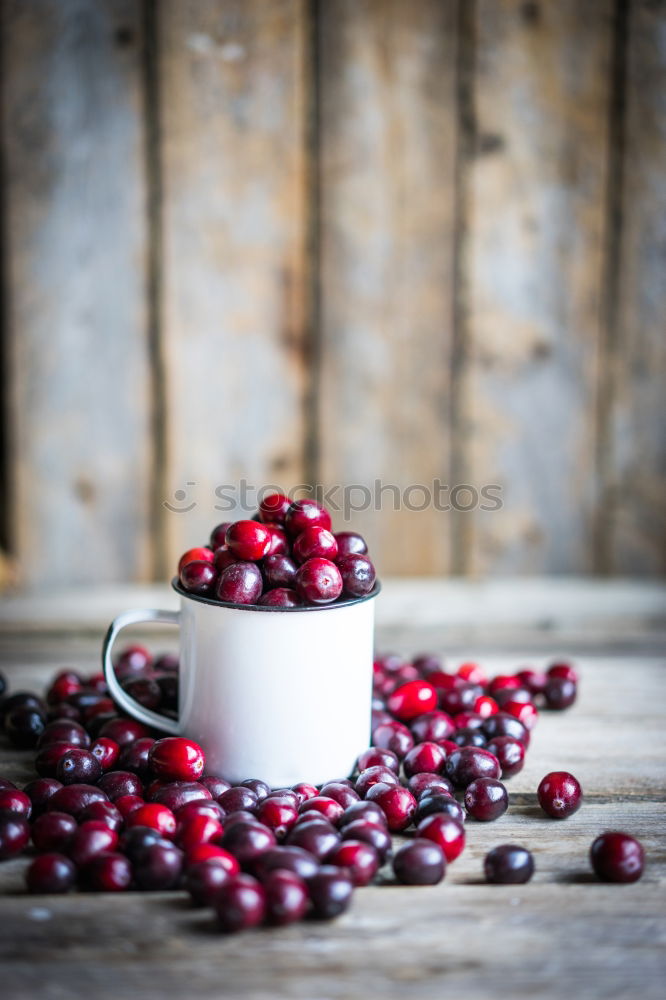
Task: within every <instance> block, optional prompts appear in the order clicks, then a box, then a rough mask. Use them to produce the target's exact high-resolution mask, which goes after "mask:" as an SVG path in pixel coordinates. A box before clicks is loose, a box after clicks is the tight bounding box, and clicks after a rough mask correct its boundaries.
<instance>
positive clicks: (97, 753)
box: [90, 736, 120, 771]
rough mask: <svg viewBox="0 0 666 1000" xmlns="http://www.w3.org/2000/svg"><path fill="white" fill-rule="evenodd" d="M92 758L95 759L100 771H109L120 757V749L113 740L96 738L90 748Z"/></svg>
mask: <svg viewBox="0 0 666 1000" xmlns="http://www.w3.org/2000/svg"><path fill="white" fill-rule="evenodd" d="M90 752H91V754H92V755H93V757H96V758H97V761H98V762H99V766H100V767H101V769H102V771H110V770H111V768H113V767H115V765H116V763H117V761H118V758H119V756H120V747H119V746H118V744H117V743H116V741H115V740H110V739H108V737H106V736H100V737H98V738H97V739H96V740H95V742H94V743H93V744H92V746H91V747H90Z"/></svg>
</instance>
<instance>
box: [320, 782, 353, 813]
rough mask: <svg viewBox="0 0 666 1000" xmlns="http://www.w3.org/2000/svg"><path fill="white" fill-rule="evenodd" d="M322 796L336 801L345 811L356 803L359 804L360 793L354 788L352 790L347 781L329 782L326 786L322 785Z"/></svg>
mask: <svg viewBox="0 0 666 1000" xmlns="http://www.w3.org/2000/svg"><path fill="white" fill-rule="evenodd" d="M321 795H323V796H325V797H327V798H329V799H335V801H336V802H339V803H340V805H341V806H342V808H343V810H344V809H346V808H347V807H348V806H350V805H352V804H353V803H354V802H358V800H359V797H360V796H359V794H358V792H357V791H356V790H355V789H354V788H350V787H349V785H348V784H347V783H346V782H345V781H329V782H328V783H327V784H326V785H322V789H321ZM340 815H342V814H340Z"/></svg>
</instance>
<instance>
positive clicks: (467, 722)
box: [453, 712, 487, 730]
mask: <svg viewBox="0 0 666 1000" xmlns="http://www.w3.org/2000/svg"><path fill="white" fill-rule="evenodd" d="M486 718H487V716H486ZM483 719H484V717H483V716H482V715H479V713H478V712H458V714H457V715H456V716H454V718H453V722H454V724H455V727H456V730H460V729H481V727H482V726H483Z"/></svg>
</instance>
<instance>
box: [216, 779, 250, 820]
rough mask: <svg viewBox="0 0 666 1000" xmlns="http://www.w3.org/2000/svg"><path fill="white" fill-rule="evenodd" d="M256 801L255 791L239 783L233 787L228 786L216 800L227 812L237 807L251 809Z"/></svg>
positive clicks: (233, 810)
mask: <svg viewBox="0 0 666 1000" xmlns="http://www.w3.org/2000/svg"><path fill="white" fill-rule="evenodd" d="M258 801H259V800H258V798H257V794H256V792H253V791H252V789H251V788H243V787H242V786H241V785H235V786H234V787H233V788H230V789H229V790H228V791H226V792H224V793H223V794H222V795H220V797H219V799H218V802H219V803H220V805H221V806H222V808H223V809H224V810H225V812H227V813H230V812H235V811H236V810H237V809H249V810H250V811H251V810H253V809H254V807H255V806H256V804H257V802H258Z"/></svg>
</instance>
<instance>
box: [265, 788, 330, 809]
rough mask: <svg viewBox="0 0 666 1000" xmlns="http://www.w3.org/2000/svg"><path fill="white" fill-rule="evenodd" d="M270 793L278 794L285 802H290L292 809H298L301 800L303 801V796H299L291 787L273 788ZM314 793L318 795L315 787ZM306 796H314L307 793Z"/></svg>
mask: <svg viewBox="0 0 666 1000" xmlns="http://www.w3.org/2000/svg"><path fill="white" fill-rule="evenodd" d="M270 794H271V795H279V796H280V798H282V799H284V801H285V802H290V803H291V804H292V806H293V807H294V809H298V808H299V807H300V805H301V803H302V802H305V798H301V797H300V796H299V795H297V794H296V792H295V791H294V789H293V788H274V789H273V791H272V792H270ZM315 795H319V792H318V790H317V789H315ZM307 798H311V799H312V798H314V795H309V796H307Z"/></svg>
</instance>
